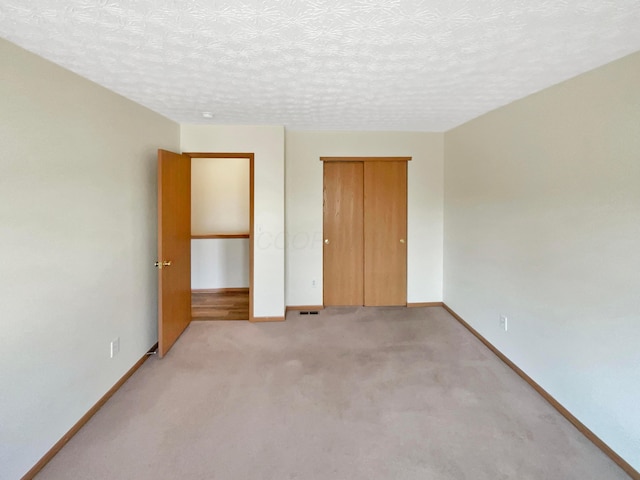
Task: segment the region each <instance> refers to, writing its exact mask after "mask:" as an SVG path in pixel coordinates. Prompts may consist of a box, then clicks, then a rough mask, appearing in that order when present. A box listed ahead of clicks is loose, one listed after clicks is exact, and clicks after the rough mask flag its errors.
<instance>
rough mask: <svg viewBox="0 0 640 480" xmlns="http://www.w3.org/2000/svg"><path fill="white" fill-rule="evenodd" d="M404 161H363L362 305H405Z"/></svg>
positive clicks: (405, 216) (405, 226)
mask: <svg viewBox="0 0 640 480" xmlns="http://www.w3.org/2000/svg"><path fill="white" fill-rule="evenodd" d="M406 239H407V162H403V161H397V162H396V161H381V162H364V305H366V306H382V305H406V304H407V242H406Z"/></svg>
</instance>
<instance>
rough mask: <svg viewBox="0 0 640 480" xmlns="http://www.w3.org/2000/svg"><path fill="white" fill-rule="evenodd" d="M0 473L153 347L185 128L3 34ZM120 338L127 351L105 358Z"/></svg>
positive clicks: (19, 464) (29, 458) (37, 449)
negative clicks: (160, 236) (160, 172)
mask: <svg viewBox="0 0 640 480" xmlns="http://www.w3.org/2000/svg"><path fill="white" fill-rule="evenodd" d="M0 58H2V68H0V103H1V104H2V108H0V145H2V153H1V154H0V272H1V274H0V324H1V326H2V335H0V478H7V479H9V478H19V477H21V476H22V475H23V474H24V473H26V471H27V470H29V469H30V468H31V467H32V466H33V465H34V464H35V463H36V462H37V461H38V460H39V459H40V458H41V457H42V455H44V454H45V453H46V452H47V451H48V450H49V449H50V448H51V447H52V446H53V444H54V443H55V442H57V441H58V440H59V439H60V438H61V437H62V436H63V435H64V434H65V433H66V432H67V431H68V430H69V428H71V426H73V425H74V424H75V423H76V422H77V421H78V420H79V419H80V417H81V416H82V415H84V414H85V413H86V412H87V411H88V410H89V408H90V407H91V406H93V405H94V404H95V403H96V402H97V401H98V400H99V399H100V397H102V395H104V394H105V393H106V392H107V390H109V389H110V388H111V387H112V386H113V384H114V383H115V382H116V381H117V380H118V379H119V378H120V377H121V376H122V375H123V374H124V373H125V372H126V371H127V370H128V369H129V368H130V367H131V366H132V365H133V364H134V363H135V362H136V361H137V360H138V359H139V358H141V357H142V356H143V355H144V353H145V352H146V351H147V350H148V349H149V348H150V347H151V346H152V345H153V344H154V343H155V342H156V339H157V330H156V314H157V312H156V304H157V287H156V284H157V279H156V271H155V269H154V268H153V262H154V261H155V256H156V150H157V148H167V149H172V150H176V149H177V148H178V146H179V126H178V125H177V124H175V123H173V122H171V121H169V120H167V119H165V118H163V117H161V116H159V115H157V114H154V113H152V112H150V111H149V110H147V109H145V108H143V107H140V106H139V105H136V104H134V103H132V102H130V101H128V100H125V99H124V98H122V97H120V96H118V95H116V94H114V93H112V92H109V91H107V90H105V89H103V88H102V87H99V86H97V85H95V84H93V83H91V82H89V81H87V80H84V79H82V78H80V77H78V76H76V75H75V74H73V73H71V72H69V71H66V70H64V69H62V68H60V67H57V66H55V65H53V64H51V63H49V62H47V61H45V60H43V59H41V58H39V57H36V56H35V55H32V54H30V53H27V52H25V51H24V50H21V49H19V48H18V47H16V46H14V45H12V44H10V43H8V42H6V41H4V40H0ZM115 337H120V342H121V343H120V345H121V351H120V353H119V355H117V356H116V357H115V358H114V359H110V358H109V344H110V341H111V340H112V339H114V338H115Z"/></svg>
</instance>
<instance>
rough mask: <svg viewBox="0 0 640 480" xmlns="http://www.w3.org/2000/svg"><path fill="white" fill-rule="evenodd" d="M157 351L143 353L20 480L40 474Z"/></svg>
mask: <svg viewBox="0 0 640 480" xmlns="http://www.w3.org/2000/svg"><path fill="white" fill-rule="evenodd" d="M157 349H158V344H157V343H156V344H155V345H154V346H153V347H151V349H149V350H148V351H147V353H145V354H144V355H143V356H142V358H140V360H138V361H137V362H136V363H135V364H134V365H133V367H131V368H130V369H129V370H128V371H127V373H125V374H124V375H123V376H122V377H121V378H120V380H118V381H117V382H116V383H115V385H113V387H111V388H110V389H109V391H107V393H105V394H104V395H103V396H102V397H101V398H100V400H98V401H97V402H96V404H95V405H94V406H93V407H91V408H90V409H89V411H88V412H87V413H85V414H84V415H83V416H82V418H80V420H78V421H77V422H76V424H75V425H74V426H73V427H71V428H70V429H69V431H68V432H67V433H65V434H64V435H63V436H62V438H61V439H60V440H58V441H57V442H56V443H55V445H54V446H53V447H51V448H50V449H49V451H48V452H47V453H45V454H44V456H43V457H42V458H41V459H40V460H38V462H37V463H36V464H35V465H34V466H33V467H31V469H30V470H29V471H28V472H27V473H25V474H24V475H23V476H22V479H21V480H32V479H33V478H34V477H35V476H36V475H37V474H38V472H40V470H42V469H43V468H44V467H45V465H46V464H47V463H49V462H50V461H51V459H52V458H53V457H55V456H56V454H57V453H58V452H59V451H60V450H62V447H64V446H65V445H66V444H67V442H68V441H69V440H71V439H72V438H73V436H74V435H75V434H76V433H78V431H79V430H80V429H81V428H82V427H83V426H84V425H85V424H86V423H87V422H88V421H89V420H90V419H91V417H93V416H94V415H95V414H96V413H97V412H98V410H100V408H102V406H103V405H104V404H105V403H107V400H109V399H110V398H111V397H112V396H113V394H114V393H116V392H117V391H118V389H119V388H120V387H121V386H122V385H124V383H125V382H126V381H127V380H129V378H130V377H131V375H133V374H134V373H135V372H136V370H138V369H139V368H140V367H141V366H142V364H143V363H144V362H145V361H146V360H147V358H149V356H150V355H151V353H152V352H155V351H156V350H157Z"/></svg>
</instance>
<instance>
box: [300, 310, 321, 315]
mask: <svg viewBox="0 0 640 480" xmlns="http://www.w3.org/2000/svg"><path fill="white" fill-rule="evenodd" d="M300 315H318V311H317V310H311V311H308V312H304V311H303V312H300Z"/></svg>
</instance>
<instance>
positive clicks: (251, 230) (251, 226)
mask: <svg viewBox="0 0 640 480" xmlns="http://www.w3.org/2000/svg"><path fill="white" fill-rule="evenodd" d="M254 189H255V158H254V155H253V153H251V154H250V156H249V321H251V320H252V319H253V278H254V277H253V265H254V263H253V252H254V245H253V244H254V243H255V238H256V237H255V233H254V232H255V230H254V223H255V222H254V203H255V193H254Z"/></svg>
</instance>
